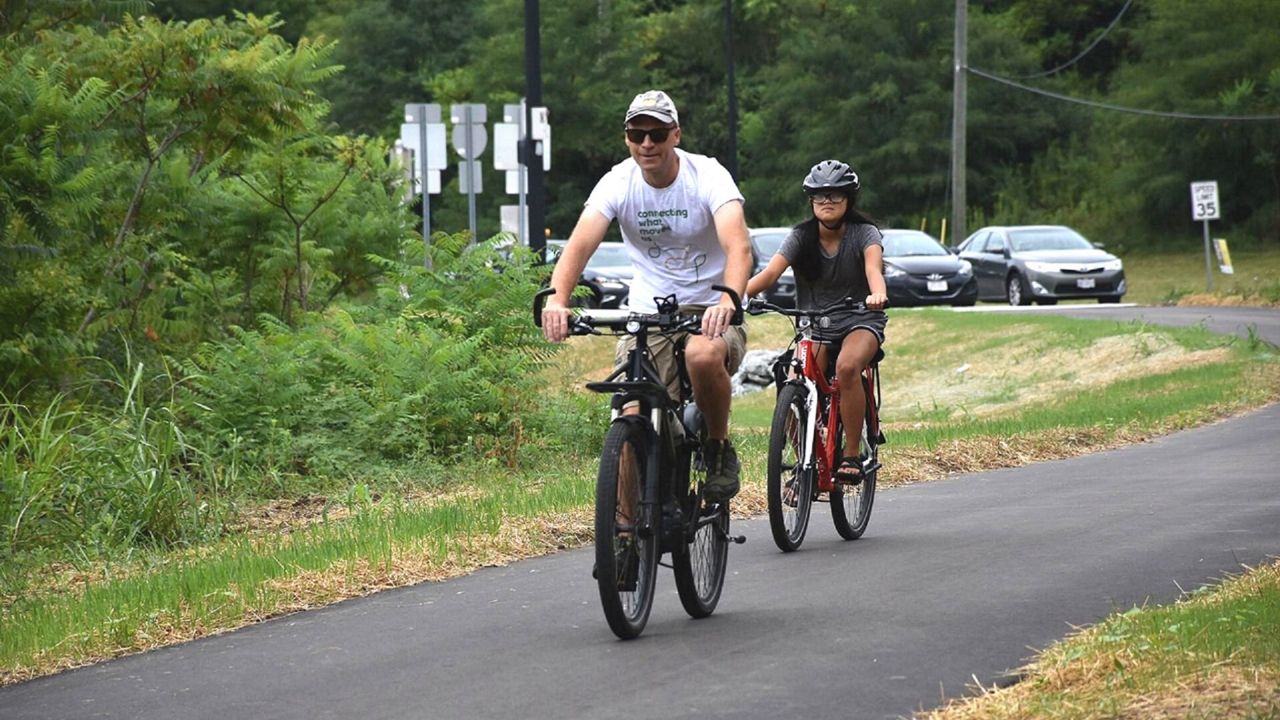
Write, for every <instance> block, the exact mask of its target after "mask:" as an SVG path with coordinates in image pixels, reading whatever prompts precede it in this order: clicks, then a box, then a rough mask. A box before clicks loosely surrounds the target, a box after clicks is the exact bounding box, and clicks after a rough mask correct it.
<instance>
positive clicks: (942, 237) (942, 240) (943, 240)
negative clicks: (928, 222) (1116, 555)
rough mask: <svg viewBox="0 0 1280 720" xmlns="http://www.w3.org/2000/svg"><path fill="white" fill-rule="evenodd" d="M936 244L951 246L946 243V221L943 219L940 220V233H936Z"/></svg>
mask: <svg viewBox="0 0 1280 720" xmlns="http://www.w3.org/2000/svg"><path fill="white" fill-rule="evenodd" d="M938 242H940V243H942V244H943V245H946V246H947V247H950V246H951V244H950V243H948V242H947V219H946V218H945V217H944V218H942V232H940V233H938Z"/></svg>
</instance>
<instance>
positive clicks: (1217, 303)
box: [1178, 293, 1280, 307]
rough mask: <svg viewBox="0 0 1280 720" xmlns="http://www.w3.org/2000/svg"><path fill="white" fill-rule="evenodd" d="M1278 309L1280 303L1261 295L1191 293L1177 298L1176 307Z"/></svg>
mask: <svg viewBox="0 0 1280 720" xmlns="http://www.w3.org/2000/svg"><path fill="white" fill-rule="evenodd" d="M1188 306H1211V307H1280V302H1277V301H1275V300H1269V299H1267V298H1266V297H1264V296H1262V295H1255V294H1252V293H1251V294H1248V295H1218V294H1216V293H1192V294H1191V295H1184V296H1182V297H1180V298H1178V307H1188Z"/></svg>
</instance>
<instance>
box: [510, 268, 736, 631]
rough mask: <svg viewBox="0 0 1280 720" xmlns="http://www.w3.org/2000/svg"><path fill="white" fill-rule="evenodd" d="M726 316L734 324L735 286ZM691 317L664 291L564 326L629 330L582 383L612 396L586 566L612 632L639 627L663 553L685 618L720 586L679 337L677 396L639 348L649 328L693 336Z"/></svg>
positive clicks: (697, 321) (718, 517) (721, 559)
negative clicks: (611, 357)
mask: <svg viewBox="0 0 1280 720" xmlns="http://www.w3.org/2000/svg"><path fill="white" fill-rule="evenodd" d="M715 289H716V290H719V291H721V292H725V293H728V294H729V295H730V297H732V298H733V302H734V307H735V310H736V311H735V313H734V318H733V324H735V325H738V324H741V323H742V305H741V302H740V300H739V298H738V296H737V294H736V293H734V292H733V291H732V290H730V289H729V288H726V287H723V286H716V287H715ZM553 293H554V290H552V289H550V288H548V289H545V290H542V291H540V292H538V294H537V295H535V296H534V301H533V317H534V323H535V324H536V325H538V326H539V327H541V325H542V305H543V301H544V299H545V298H546V297H547V296H548V295H551V294H553ZM701 323H702V319H701V317H700V316H697V315H691V314H682V313H680V311H679V306H678V304H677V302H676V299H675V297H674V296H669V297H667V298H662V299H659V300H658V312H656V313H654V314H637V313H630V314H625V315H624V314H620V313H616V312H615V313H611V314H608V315H604V314H600V313H598V312H595V311H585V312H584V313H583V314H580V315H576V316H574V317H573V318H572V320H571V322H570V324H569V332H570V334H572V335H603V334H611V335H619V336H621V335H630V336H633V337H634V338H635V341H636V346H635V349H633V350H631V351H630V352H629V353H628V355H627V362H626V364H625V365H624V366H622V367H620V368H619V369H617V370H615V371H614V372H613V373H612V374H611V375H609V377H608V378H606V379H605V380H603V381H601V382H592V383H587V388H588V389H590V390H593V391H595V392H599V393H610V394H612V395H613V398H612V401H611V408H612V423H611V424H610V426H609V432H608V434H607V435H606V436H605V441H604V449H603V450H602V451H601V453H600V471H599V474H598V475H597V477H596V515H595V550H596V560H595V571H594V575H595V578H596V582H597V585H598V586H599V590H600V604H601V605H602V606H603V608H604V615H605V618H606V619H607V620H608V621H609V627H610V628H611V629H612V630H613V632H614V634H616V635H617V636H618V637H620V638H623V639H630V638H634V637H637V636H638V635H640V633H641V631H643V630H644V626H645V623H646V622H648V620H649V612H650V610H651V609H652V608H653V598H654V585H655V583H656V581H657V569H658V565H659V562H660V558H661V557H662V556H663V555H664V554H667V553H670V555H671V565H670V567H671V569H672V570H673V572H674V574H675V580H676V590H677V591H678V593H679V595H680V602H681V604H682V605H684V609H685V611H686V612H687V613H689V615H690V616H691V617H694V618H704V617H707V616H708V615H710V614H711V613H713V612H715V609H716V605H717V604H718V603H719V602H720V594H721V591H722V590H723V589H724V575H725V566H726V564H727V559H728V548H729V543H730V542H735V543H742V542H745V541H746V539H745V538H743V537H740V536H737V537H735V536H733V535H730V534H729V503H728V501H715V500H711V499H710V498H708V497H707V496H706V494H705V493H704V491H703V483H702V481H701V479H699V481H698V482H697V483H696V484H695V483H693V482H692V479H693V477H694V474H695V473H697V474H699V475H700V474H701V473H703V472H705V470H706V466H705V464H704V460H703V457H702V446H703V441H704V440H705V439H706V423H705V422H704V420H703V417H702V413H701V412H699V411H698V408H697V406H696V405H694V404H693V400H692V397H693V390H692V385H691V384H690V382H689V374H688V371H687V370H686V369H685V364H684V343H683V342H682V341H680V340H678V341H677V342H676V346H675V358H676V366H677V368H678V370H679V378H680V399H679V401H674V400H672V399H671V396H670V395H669V394H668V392H667V387H666V385H665V384H664V383H663V381H662V379H661V375H660V374H659V373H658V370H657V368H656V367H654V365H653V361H652V360H651V359H650V354H649V335H650V333H655V332H656V333H659V334H662V335H674V334H678V333H690V334H696V333H699V332H700V328H701Z"/></svg>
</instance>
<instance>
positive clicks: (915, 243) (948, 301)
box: [881, 229, 978, 307]
mask: <svg viewBox="0 0 1280 720" xmlns="http://www.w3.org/2000/svg"><path fill="white" fill-rule="evenodd" d="M881 233H883V234H884V284H885V289H886V290H887V291H888V294H889V305H890V306H896V307H906V306H912V305H973V304H974V303H976V302H977V301H978V282H977V279H976V278H975V277H974V274H973V266H972V265H970V264H969V263H968V262H967V261H965V260H961V259H960V258H958V257H956V256H955V255H953V254H952V253H951V252H950V251H949V250H947V249H946V248H944V247H942V245H940V244H939V243H938V241H937V240H934V239H933V237H932V236H930V235H929V234H928V233H924V232H921V231H919V230H896V229H888V230H881Z"/></svg>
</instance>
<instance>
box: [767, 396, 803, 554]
mask: <svg viewBox="0 0 1280 720" xmlns="http://www.w3.org/2000/svg"><path fill="white" fill-rule="evenodd" d="M806 395H807V391H806V390H805V389H804V388H802V387H800V386H797V385H784V386H783V387H782V390H780V391H779V392H778V400H777V403H776V404H775V405H774V408H773V424H772V426H771V428H770V430H769V459H768V474H767V481H766V493H767V495H768V501H769V529H770V530H772V531H773V542H774V544H775V545H777V546H778V549H779V550H781V551H783V552H795V551H796V550H799V549H800V544H801V543H803V542H804V536H805V532H806V531H808V529H809V517H810V513H811V511H812V509H813V480H814V478H813V472H812V471H806V470H805V469H804V468H803V467H802V466H801V463H802V461H803V460H804V440H805V438H806V437H807V436H808V428H807V425H808V419H809V415H808V411H807V410H806V409H805V396H806Z"/></svg>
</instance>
